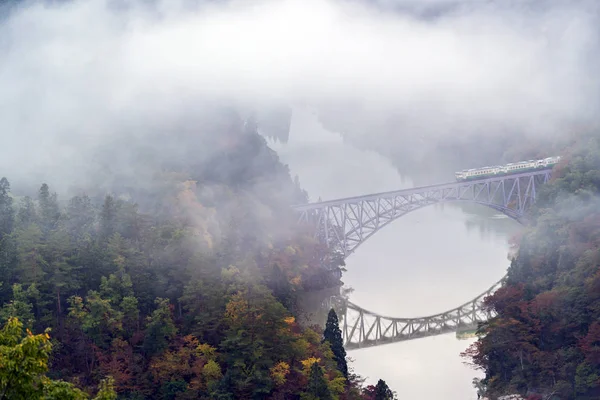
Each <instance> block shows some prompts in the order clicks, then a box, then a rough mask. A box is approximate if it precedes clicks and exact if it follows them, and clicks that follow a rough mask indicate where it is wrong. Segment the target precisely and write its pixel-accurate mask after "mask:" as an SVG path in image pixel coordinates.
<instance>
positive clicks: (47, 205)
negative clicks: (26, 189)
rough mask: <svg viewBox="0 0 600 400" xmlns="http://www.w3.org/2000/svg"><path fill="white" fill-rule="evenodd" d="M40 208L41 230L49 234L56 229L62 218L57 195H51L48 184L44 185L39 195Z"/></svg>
mask: <svg viewBox="0 0 600 400" xmlns="http://www.w3.org/2000/svg"><path fill="white" fill-rule="evenodd" d="M38 202H39V207H40V228H41V229H42V232H44V233H45V234H47V233H48V232H50V231H51V230H53V229H54V228H55V227H56V224H57V223H58V220H59V218H60V209H59V207H58V200H57V196H56V193H50V188H49V187H48V185H47V184H45V183H44V184H43V185H42V187H41V188H40V191H39V193H38Z"/></svg>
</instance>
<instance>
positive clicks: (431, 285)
mask: <svg viewBox="0 0 600 400" xmlns="http://www.w3.org/2000/svg"><path fill="white" fill-rule="evenodd" d="M270 145H271V147H272V148H273V149H274V150H276V151H277V152H278V154H279V156H280V158H281V160H282V161H283V162H284V163H285V164H288V165H289V167H290V170H291V173H292V175H298V176H299V178H300V182H301V184H302V186H303V187H304V188H305V189H306V190H307V191H308V193H309V195H310V198H311V201H315V200H317V198H318V197H321V198H322V199H323V200H328V199H334V198H339V197H346V196H355V195H362V194H368V193H374V192H381V191H386V190H395V189H401V188H408V187H412V186H413V185H412V182H411V180H410V179H409V178H407V177H402V176H401V175H400V174H399V173H398V171H397V169H396V168H394V166H393V165H392V163H391V162H390V161H389V160H388V159H385V158H384V157H382V156H380V155H379V154H377V153H375V152H372V151H363V150H360V149H357V148H355V147H353V146H351V145H347V144H345V143H344V142H343V140H342V138H341V137H340V136H339V135H338V134H337V133H332V132H328V131H327V130H325V129H324V128H323V127H322V126H321V125H320V124H319V122H318V121H317V119H316V117H315V116H314V115H313V114H311V113H310V112H307V111H304V110H295V111H294V116H293V119H292V126H291V130H290V138H289V141H288V142H287V143H285V144H283V143H274V142H270ZM518 229H519V227H518V225H517V224H516V223H515V222H513V221H511V220H508V219H507V218H505V217H504V216H501V215H497V214H495V213H494V212H493V211H491V210H488V209H486V208H483V207H479V206H474V207H472V209H471V208H469V210H468V212H466V211H465V210H464V209H461V208H459V207H456V206H451V205H438V206H432V207H427V208H424V209H421V210H418V211H415V212H414V213H411V214H408V215H406V216H404V217H402V218H400V219H398V220H397V221H395V222H394V223H392V224H390V225H389V226H387V227H386V228H384V229H383V230H382V231H380V232H378V233H376V234H375V235H374V236H373V237H372V238H371V239H369V240H368V241H366V242H365V243H364V244H363V245H361V247H360V248H359V249H358V250H357V251H356V252H355V253H354V254H352V255H351V256H350V257H349V258H348V259H347V261H346V262H347V269H348V271H347V272H346V273H345V274H344V277H343V281H344V282H345V284H346V286H349V287H352V288H353V289H354V292H353V293H352V294H351V295H350V296H351V297H350V299H351V300H352V302H354V303H355V304H358V305H360V306H361V307H364V308H366V309H369V310H372V311H375V312H378V313H381V314H384V315H389V316H395V317H414V316H423V315H430V314H434V313H437V312H442V311H446V310H449V309H451V308H454V307H455V306H458V305H460V304H462V303H464V302H466V301H468V300H470V299H472V298H474V297H476V296H477V295H478V294H480V293H481V292H483V291H484V290H485V289H487V288H488V287H490V286H491V285H492V284H493V283H495V282H497V281H498V280H499V279H500V278H502V276H503V275H504V274H505V272H506V268H507V267H508V265H509V261H508V259H507V254H508V245H507V239H508V237H509V236H510V235H512V234H514V233H515V232H516V231H517V230H518ZM472 342H473V339H469V340H458V339H456V336H455V334H453V333H452V334H446V335H441V336H436V337H430V338H423V339H417V340H412V341H408V342H402V343H396V344H390V345H385V346H380V347H372V348H367V349H360V350H353V351H350V352H349V353H348V355H349V357H350V358H351V359H352V360H353V362H352V363H351V364H350V365H351V367H352V368H354V370H355V372H356V373H358V374H360V375H362V376H363V377H366V378H367V383H370V384H375V383H376V382H377V379H380V378H381V379H384V380H385V381H386V382H387V383H388V385H389V386H390V387H391V388H392V390H395V391H396V392H397V393H398V397H399V398H400V399H424V400H429V399H432V400H433V399H445V400H468V399H476V398H477V396H476V393H475V390H474V389H473V386H472V384H471V382H472V379H473V378H474V377H476V376H480V375H481V374H480V373H478V372H477V371H474V370H473V369H471V368H470V367H468V366H465V365H463V362H462V361H463V360H461V358H460V355H459V354H460V352H462V351H464V350H465V349H466V348H467V347H468V345H469V344H470V343H472Z"/></svg>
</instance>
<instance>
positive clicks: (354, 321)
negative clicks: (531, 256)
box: [338, 278, 504, 350]
mask: <svg viewBox="0 0 600 400" xmlns="http://www.w3.org/2000/svg"><path fill="white" fill-rule="evenodd" d="M503 281H504V278H502V280H500V281H499V282H497V283H496V284H495V285H494V286H492V287H490V288H489V289H488V290H486V291H485V292H483V293H481V294H480V295H479V296H477V297H476V298H474V299H473V300H471V301H469V302H467V303H465V304H463V305H461V306H459V307H456V308H454V309H452V310H449V311H446V312H443V313H440V314H435V315H430V316H427V317H417V318H393V317H385V316H381V315H379V314H377V313H374V312H371V311H368V310H365V309H364V308H362V307H359V306H357V305H356V304H354V303H351V302H349V301H346V302H343V303H342V307H343V310H338V311H341V315H342V316H343V317H342V320H343V322H342V335H343V338H344V347H345V348H346V349H347V350H354V349H359V348H365V347H372V346H380V345H384V344H389V343H396V342H402V341H405V340H412V339H418V338H423V337H428V336H436V335H441V334H444V333H450V332H456V331H459V330H465V331H469V330H474V329H477V327H478V324H479V323H480V322H484V321H487V320H488V319H489V318H490V317H493V316H494V314H493V312H492V311H491V310H488V309H486V308H485V307H484V305H483V302H484V300H485V298H486V297H487V296H489V295H490V294H492V293H493V292H494V291H496V289H498V288H499V287H500V286H501V285H502V283H503Z"/></svg>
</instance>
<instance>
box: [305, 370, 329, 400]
mask: <svg viewBox="0 0 600 400" xmlns="http://www.w3.org/2000/svg"><path fill="white" fill-rule="evenodd" d="M301 398H302V400H333V396H332V394H331V391H330V390H329V386H328V385H327V379H325V375H324V374H323V369H322V368H321V367H320V366H319V363H317V362H314V363H313V364H312V365H311V367H310V373H309V375H308V384H307V386H306V391H305V392H304V393H303V394H302V397H301Z"/></svg>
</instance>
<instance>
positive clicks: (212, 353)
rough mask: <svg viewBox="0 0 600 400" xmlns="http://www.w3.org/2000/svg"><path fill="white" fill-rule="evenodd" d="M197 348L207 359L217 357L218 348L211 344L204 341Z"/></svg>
mask: <svg viewBox="0 0 600 400" xmlns="http://www.w3.org/2000/svg"><path fill="white" fill-rule="evenodd" d="M196 350H198V352H200V354H202V355H203V356H204V357H205V358H206V359H207V360H214V359H215V358H217V349H215V348H214V347H212V346H211V345H210V344H207V343H202V344H200V345H198V347H196Z"/></svg>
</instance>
